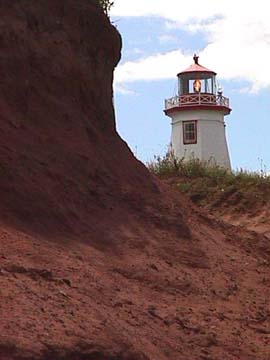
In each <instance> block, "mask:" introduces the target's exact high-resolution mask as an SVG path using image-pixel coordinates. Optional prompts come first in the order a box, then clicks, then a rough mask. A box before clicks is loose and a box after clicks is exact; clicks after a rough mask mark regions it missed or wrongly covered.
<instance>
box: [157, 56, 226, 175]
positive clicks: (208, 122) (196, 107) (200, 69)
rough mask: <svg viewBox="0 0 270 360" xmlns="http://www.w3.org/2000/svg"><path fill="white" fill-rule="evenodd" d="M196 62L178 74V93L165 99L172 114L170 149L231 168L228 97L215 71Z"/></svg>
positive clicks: (186, 155) (188, 157)
mask: <svg viewBox="0 0 270 360" xmlns="http://www.w3.org/2000/svg"><path fill="white" fill-rule="evenodd" d="M193 60H194V63H193V64H192V65H191V66H190V67H189V68H187V69H186V70H184V71H182V72H180V73H179V74H178V75H177V78H178V94H177V96H175V97H173V98H171V99H167V100H165V110H164V111H165V114H166V115H167V116H169V117H170V118H171V125H172V132H171V150H172V152H173V153H174V155H175V156H176V157H177V158H179V159H181V158H183V159H185V160H189V159H199V160H201V161H204V162H207V163H208V164H216V165H218V166H221V167H224V168H227V169H231V164H230V157H229V152H228V146H227V140H226V133H225V121H224V117H225V116H226V115H228V114H230V112H231V109H230V104H229V99H228V98H226V97H224V96H223V93H222V90H221V89H220V88H219V89H217V85H216V75H217V74H216V73H215V72H214V71H212V70H209V69H207V68H205V67H204V66H202V65H200V64H199V56H197V55H196V54H195V55H194V57H193Z"/></svg>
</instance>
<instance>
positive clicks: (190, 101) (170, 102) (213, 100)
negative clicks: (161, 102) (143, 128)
mask: <svg viewBox="0 0 270 360" xmlns="http://www.w3.org/2000/svg"><path fill="white" fill-rule="evenodd" d="M193 105H213V106H224V107H227V108H229V107H230V102H229V99H228V98H226V97H225V96H222V95H214V94H205V93H204V94H201V93H199V94H187V95H181V96H175V97H173V98H171V99H167V100H165V110H169V109H172V108H174V107H181V106H193Z"/></svg>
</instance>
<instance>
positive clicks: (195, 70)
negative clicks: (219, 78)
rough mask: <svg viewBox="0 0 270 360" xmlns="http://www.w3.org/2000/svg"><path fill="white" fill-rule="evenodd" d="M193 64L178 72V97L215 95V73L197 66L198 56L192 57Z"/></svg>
mask: <svg viewBox="0 0 270 360" xmlns="http://www.w3.org/2000/svg"><path fill="white" fill-rule="evenodd" d="M193 60H194V64H192V65H191V66H190V67H189V68H187V69H186V70H184V71H182V72H180V73H179V74H178V75H177V77H178V95H179V96H181V95H188V94H194V93H197V94H198V93H205V94H215V93H216V73H215V72H214V71H211V70H209V69H207V68H205V67H203V66H201V65H200V64H199V56H197V55H196V54H195V55H194V57H193Z"/></svg>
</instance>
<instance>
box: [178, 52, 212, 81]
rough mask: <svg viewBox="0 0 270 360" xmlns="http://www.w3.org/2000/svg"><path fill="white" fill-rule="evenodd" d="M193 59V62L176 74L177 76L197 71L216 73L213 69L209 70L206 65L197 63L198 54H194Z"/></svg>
mask: <svg viewBox="0 0 270 360" xmlns="http://www.w3.org/2000/svg"><path fill="white" fill-rule="evenodd" d="M193 60H194V64H192V65H190V66H189V67H188V68H187V69H186V70H184V71H181V72H180V73H179V74H178V76H179V75H183V74H189V73H198V72H201V73H208V74H212V75H216V73H215V72H214V71H212V70H209V69H207V68H206V67H204V66H202V65H200V64H199V56H198V55H196V54H195V55H194V57H193Z"/></svg>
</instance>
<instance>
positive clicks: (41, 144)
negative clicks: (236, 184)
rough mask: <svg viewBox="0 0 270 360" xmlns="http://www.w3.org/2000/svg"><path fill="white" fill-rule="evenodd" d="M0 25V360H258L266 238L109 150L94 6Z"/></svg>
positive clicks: (102, 31) (45, 7) (5, 2)
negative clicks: (205, 209) (215, 215)
mask: <svg viewBox="0 0 270 360" xmlns="http://www.w3.org/2000/svg"><path fill="white" fill-rule="evenodd" d="M0 15H1V16H0V30H1V31H0V109H1V111H0V359H1V360H30V359H31V360H88V359H89V360H187V359H189V360H198V359H209V360H210V359H228V360H235V359H236V358H239V359H245V360H251V359H257V360H258V359H260V360H266V359H269V351H268V350H269V326H270V323H269V321H270V320H269V313H270V308H269V301H268V299H269V298H270V293H269V287H268V286H266V285H267V284H269V261H270V255H269V254H270V250H269V241H268V240H267V239H265V238H264V237H263V236H257V235H256V234H254V233H251V232H248V231H245V230H244V229H243V228H234V227H229V226H226V225H225V224H223V223H221V222H220V221H215V220H213V219H209V218H208V217H207V216H206V214H204V213H202V212H201V211H198V209H196V208H194V207H192V205H191V204H190V203H189V202H187V201H186V200H185V199H183V197H182V196H181V195H179V194H178V193H174V191H173V190H171V189H169V188H168V187H166V186H164V185H162V184H161V183H159V182H158V180H156V179H154V178H153V177H152V176H151V175H150V174H149V172H148V171H147V169H146V168H145V167H144V166H143V165H142V164H141V163H140V162H138V161H137V160H136V159H135V158H134V157H133V155H132V153H131V152H130V150H129V149H128V147H127V145H126V144H125V143H124V142H123V141H122V140H121V139H120V138H119V136H118V135H117V133H116V131H115V119H114V111H113V105H112V77H113V69H114V67H115V66H116V64H117V62H118V61H119V57H120V47H121V40H120V36H119V34H118V33H117V31H116V30H115V29H114V27H113V26H111V24H110V22H109V21H108V19H107V18H106V16H105V15H104V14H103V12H102V11H101V9H100V8H99V7H98V6H97V4H96V2H95V1H90V0H57V1H55V0H38V1H30V0H12V1H11V0H1V1H0ZM127 121H128V119H127Z"/></svg>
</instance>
